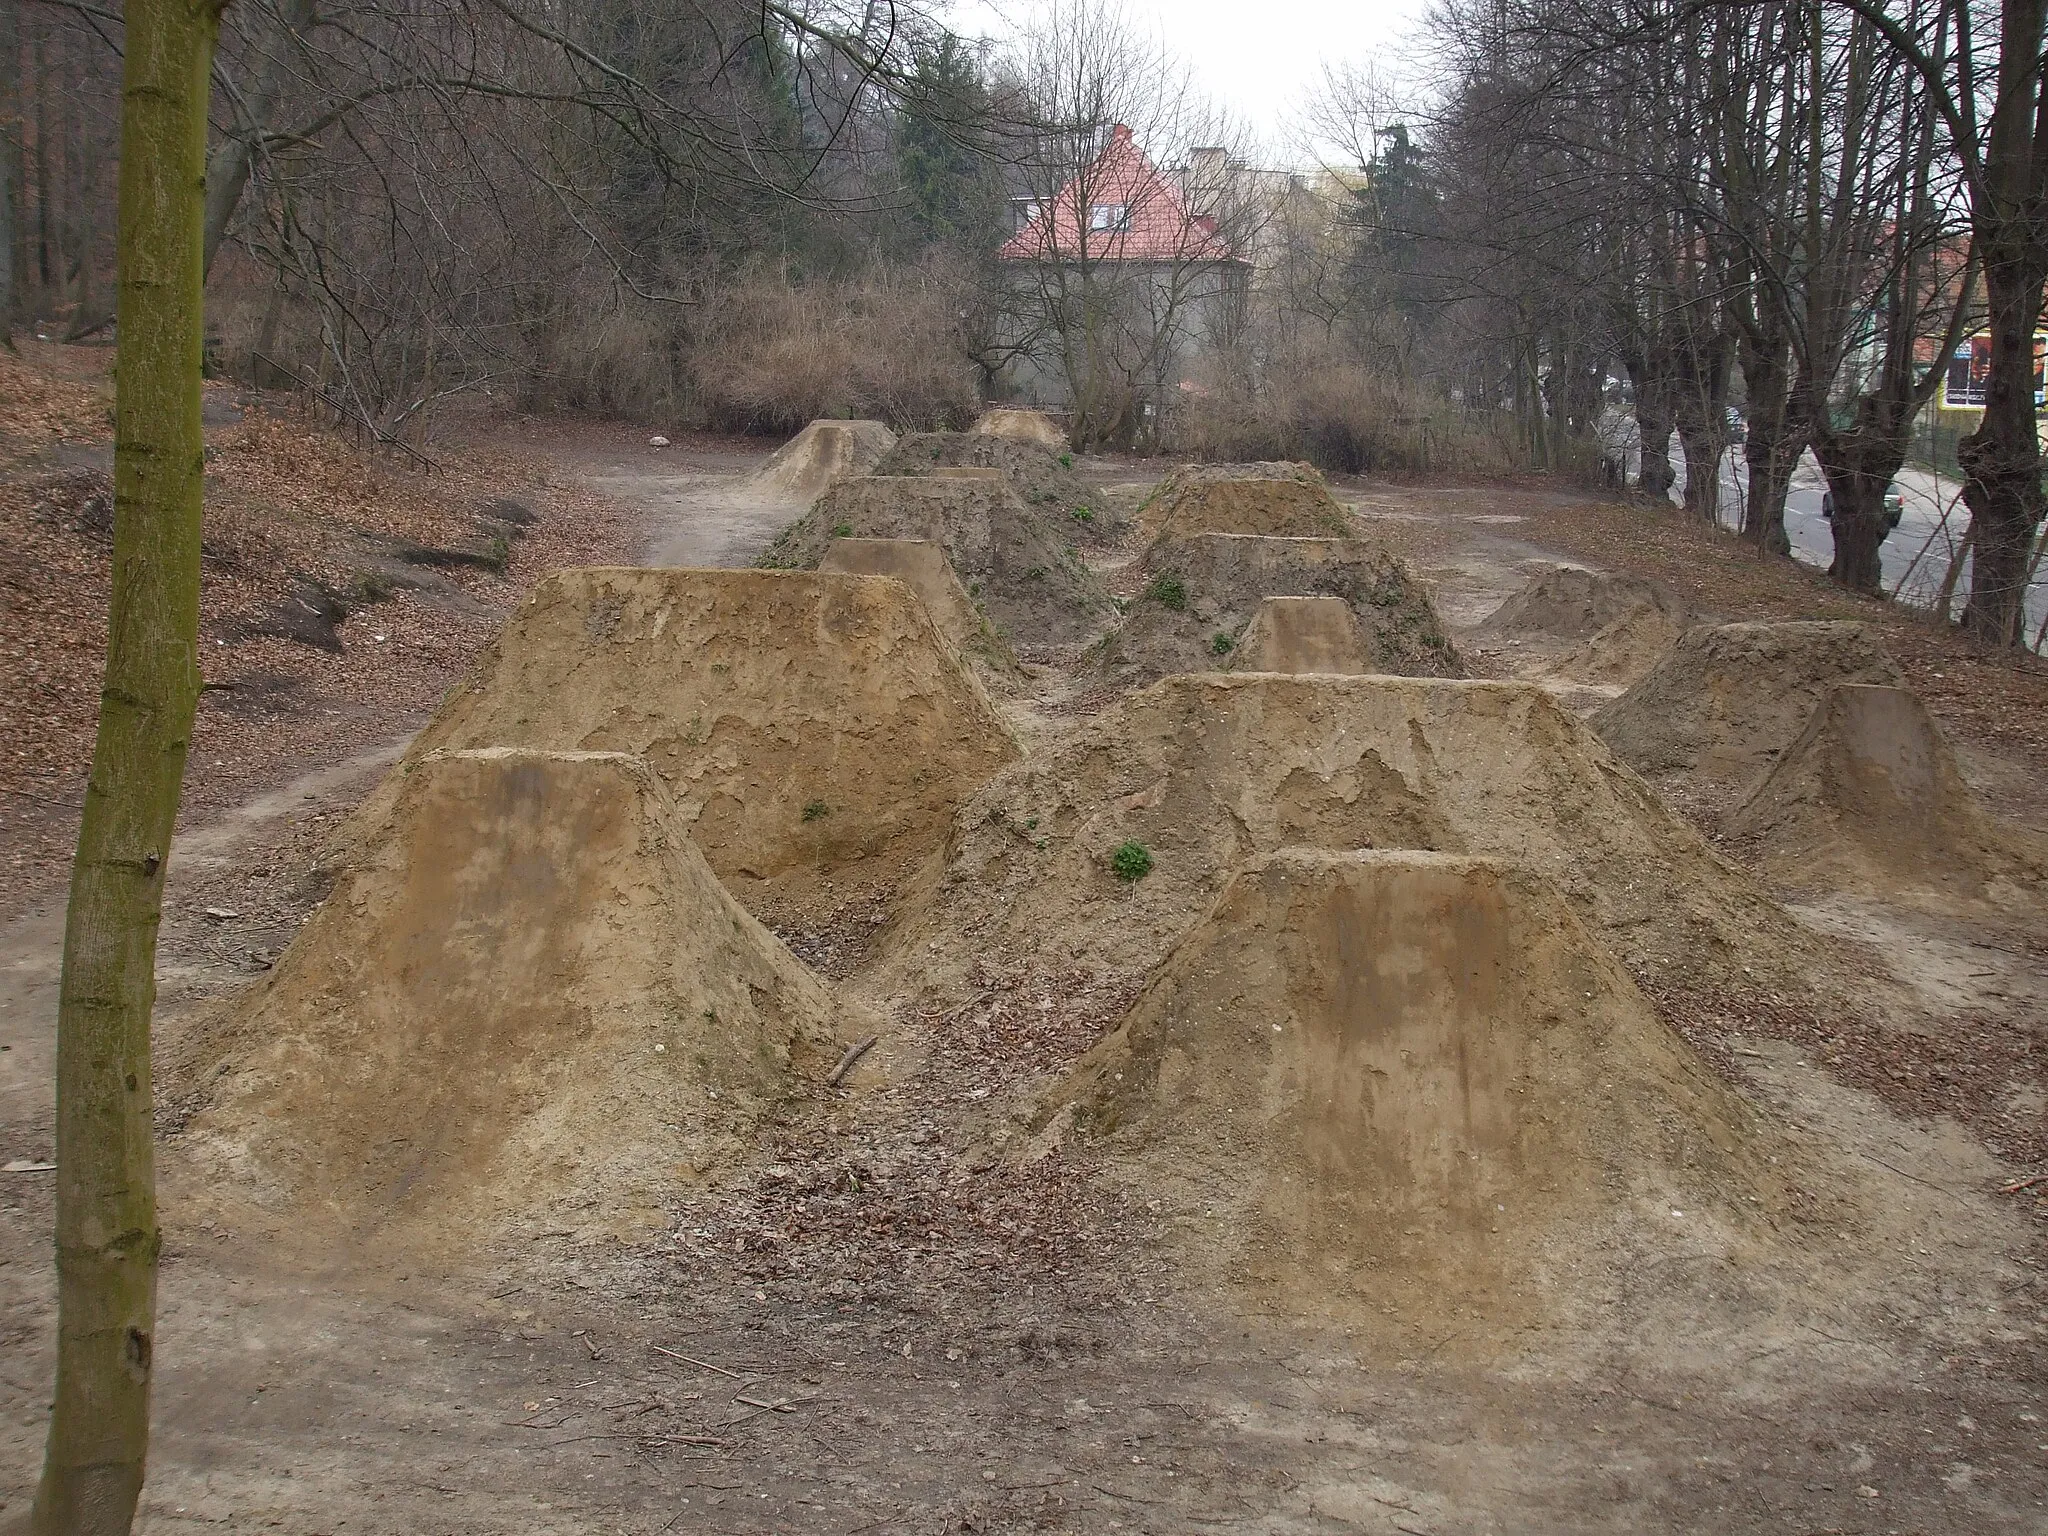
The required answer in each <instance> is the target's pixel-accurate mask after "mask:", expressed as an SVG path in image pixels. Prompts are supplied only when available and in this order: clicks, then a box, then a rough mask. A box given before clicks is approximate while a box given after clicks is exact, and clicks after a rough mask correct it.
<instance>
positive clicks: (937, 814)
mask: <svg viewBox="0 0 2048 1536" xmlns="http://www.w3.org/2000/svg"><path fill="white" fill-rule="evenodd" d="M495 746H518V747H536V748H542V749H547V750H556V751H566V750H603V751H623V752H631V753H633V754H635V755H638V756H643V757H645V758H646V759H647V760H648V762H649V763H650V764H651V765H652V766H653V768H654V770H655V771H656V772H657V773H659V774H660V775H661V777H662V779H663V780H664V781H665V782H666V783H667V784H668V786H669V789H670V792H671V793H672V794H673V795H674V797H675V798H676V801H677V803H678V805H679V806H680V807H681V812H682V816H683V825H684V826H685V828H686V829H687V830H688V832H689V834H690V835H691V837H693V838H694V839H695V840H696V842H697V846H698V847H699V848H701V849H702V850H703V852H704V856H705V858H706V859H708V860H709V861H710V864H711V867H712V868H713V869H714V870H716V871H717V872H718V875H719V878H720V879H722V880H724V881H725V882H726V883H727V884H728V885H729V886H731V887H732V888H733V891H734V893H735V894H736V895H738V896H739V898H740V899H741V900H742V901H744V902H746V903H747V904H748V906H749V908H750V909H751V910H753V911H755V912H756V913H757V914H768V915H769V917H770V920H773V921H781V920H783V918H784V917H785V916H788V915H791V914H794V915H796V916H798V917H800V918H812V917H816V916H819V915H822V914H824V913H827V912H829V911H831V910H832V909H833V908H834V906H835V905H837V904H839V903H841V902H843V901H846V900H851V899H855V898H856V897H857V896H860V895H861V894H863V893H869V894H871V893H873V892H875V891H878V890H884V889H887V888H891V887H893V885H894V883H895V881H896V879H897V877H898V876H899V875H900V874H901V873H902V871H903V870H904V869H905V868H906V867H908V866H910V865H913V864H914V863H916V862H917V861H919V860H921V859H922V858H923V857H924V856H925V855H926V854H927V853H929V852H930V851H931V850H932V848H934V847H935V846H936V845H937V844H938V843H939V842H940V841H941V840H942V839H943V838H944V836H945V829H946V826H947V824H948V823H949V821H950V820H951V817H952V814H953V811H954V810H955V809H956V808H957V807H958V806H959V805H960V804H961V802H962V801H964V800H965V799H966V798H967V796H969V795H970V794H972V793H973V792H974V790H975V788H976V787H977V786H979V785H980V784H981V783H982V782H983V781H984V780H985V779H987V778H988V776H989V775H990V774H992V773H993V772H995V770H996V769H997V768H999V767H1001V766H1002V765H1003V764H1004V763H1006V762H1008V761H1009V760H1010V759H1011V758H1013V757H1015V756H1016V755H1017V747H1016V744H1015V743H1014V742H1013V741H1012V740H1011V739H1010V736H1009V733H1008V732H1007V731H1006V730H1005V729H1004V727H1003V725H1002V723H1001V721H1000V720H999V719H998V718H997V716H996V713H995V706H994V705H993V704H991V703H990V702H989V697H988V694H987V693H986V692H985V691H984V690H983V689H982V687H981V685H980V684H979V683H978V682H976V681H975V679H974V676H973V674H972V673H971V672H969V671H968V670H967V668H966V666H965V664H964V663H963V661H962V660H961V658H960V655H959V653H958V652H957V651H955V650H954V648H953V647H952V646H951V645H949V644H948V643H947V642H946V640H945V639H944V638H943V637H942V636H941V635H940V633H939V631H938V629H937V628H936V627H935V626H934V624H933V623H932V620H931V617H930V615H929V614H928V613H927V612H926V611H925V607H924V604H923V603H921V602H919V601H918V599H917V595H916V593H914V592H913V591H912V590H911V589H910V588H909V587H908V586H906V585H904V584H903V583H902V582H900V581H894V580H888V579H884V578H881V577H873V576H822V575H816V574H797V573H788V572H771V571H692V570H632V569H625V568H599V569H591V570H575V571H558V572H556V573H555V574H554V575H552V576H550V577H548V578H547V579H545V580H544V581H542V582H541V583H540V584H539V585H538V586H536V587H535V588H534V590H533V592H532V594H531V595H530V596H529V597H528V598H527V600H526V601H525V603H523V604H522V605H521V606H520V607H519V609H518V611H517V612H515V613H514V614H513V616H512V618H511V619H510V620H509V621H508V622H507V624H506V626H505V630H504V633H503V634H502V635H500V636H499V638H498V640H497V642H496V643H495V644H494V645H493V646H492V647H491V649H490V650H488V651H487V652H485V653H484V656H483V658H482V659H481V660H480V661H479V663H478V666H477V670H476V671H475V672H474V673H473V674H472V675H471V677H470V678H469V680H468V681H467V682H466V683H465V684H464V685H463V686H462V687H461V688H460V689H458V690H457V691H456V692H455V694H454V695H453V696H452V697H451V698H450V699H449V700H448V702H447V703H446V704H444V705H443V706H442V707H441V711H440V713H439V714H438V715H436V716H435V717H434V719H433V721H432V722H431V723H429V724H428V726H427V728H426V729H425V730H424V731H422V732H421V733H420V735H419V736H418V737H417V738H416V739H415V741H414V742H413V745H412V747H411V748H410V749H409V750H408V752H407V753H406V756H405V759H404V760H403V761H402V762H401V763H400V765H399V767H398V769H397V770H396V771H395V772H393V773H392V774H391V775H390V776H389V778H388V779H387V780H386V781H385V783H384V784H383V785H380V786H379V788H378V789H377V790H376V791H374V792H373V793H372V795H371V797H370V799H369V801H368V802H367V803H366V806H365V810H364V813H363V815H364V816H366V817H368V818H370V819H369V821H368V822H367V825H371V826H374V825H375V824H376V818H378V817H380V816H381V815H383V814H384V813H385V811H386V810H387V809H388V806H389V804H390V801H391V800H392V798H393V797H395V795H396V794H397V793H398V792H399V790H400V788H401V787H402V786H403V783H404V781H405V777H406V775H407V773H408V772H409V771H410V765H411V764H413V763H416V762H418V761H419V760H420V759H421V758H422V757H424V756H426V755H427V754H428V753H431V752H435V751H441V750H450V749H456V748H473V747H495ZM362 824H365V823H363V822H362V820H361V818H359V819H358V825H359V826H360V825H362ZM351 835H352V836H353V835H359V833H352V834H351Z"/></svg>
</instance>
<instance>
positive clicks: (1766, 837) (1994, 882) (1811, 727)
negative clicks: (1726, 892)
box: [1728, 683, 2042, 906]
mask: <svg viewBox="0 0 2048 1536" xmlns="http://www.w3.org/2000/svg"><path fill="white" fill-rule="evenodd" d="M1728 831H1729V834H1730V836H1732V837H1734V838H1737V839H1739V840H1741V841H1743V842H1745V843H1750V844H1752V845H1754V846H1755V847H1756V849H1757V851H1758V855H1759V862H1760V863H1761V865H1762V867H1763V868H1764V869H1765V870H1766V871H1768V872H1769V873H1770V874H1771V875H1772V876H1773V877H1774V878H1776V879H1778V880H1780V881H1782V882H1784V883H1785V884H1788V885H1792V886H1796V887H1803V888H1833V889H1843V888H1847V889H1850V890H1856V891H1861V892H1864V893H1867V894H1880V895H1900V894H1906V895H1911V894H1916V893H1917V894H1922V895H1927V896H1934V897H1937V898H1943V899H1946V900H1949V901H1961V902H1980V901H1987V900H1988V901H1992V902H1994V903H1996V904H1998V905H2001V906H2010V905H2012V904H2014V903H2015V902H2029V901H2037V900H2038V899H2039V897H2040V881H2041V876H2042V866H2041V864H2040V863H2039V852H2040V850H2039V849H2038V848H2037V847H2036V846H2035V843H2036V839H2035V838H2034V837H2033V836H2032V835H2031V834H2029V833H2027V832H2026V831H2025V830H2024V829H2022V828H2019V827H2009V826H2001V825H1999V824H1998V823H1997V822H1995V821H1994V820H1993V818H1992V816H1991V814H1990V813H1989V812H1988V811H1987V810H1986V809H1985V807H1984V805H1983V803H1982V801H1980V800H1979V799H1978V797H1977V794H1976V791H1974V790H1973V789H1971V788H1970V786H1969V784H1968V783H1967V782H1966V781H1965V780H1964V778H1963V775H1962V770H1961V769H1960V768H1958V767H1957V766H1956V758H1955V753H1954V752H1953V751H1952V750H1951V749H1950V747H1949V744H1948V741H1947V739H1946V738H1945V737H1944V736H1943V735H1942V733H1941V728H1940V727H1939V726H1937V725H1936V724H1935V723H1934V720H1933V718H1932V717H1931V716H1930V715H1929V714H1928V713H1927V706H1926V705H1925V704H1923V703H1921V701H1920V697H1919V695H1918V694H1916V693H1914V692H1912V691H1911V690H1910V689H1906V688H1885V687H1876V686H1872V685H1870V684H1865V683H1848V684H1844V685H1842V686H1840V687H1836V688H1831V689H1829V690H1828V692H1827V694H1826V695H1825V696H1824V697H1823V698H1822V699H1821V703H1820V707H1819V708H1818V709H1816V710H1815V711H1814V712H1813V718H1812V719H1811V720H1809V721H1808V722H1807V725H1806V729H1805V731H1803V732H1802V733H1801V734H1800V737H1799V739H1798V740H1797V741H1795V742H1794V743H1793V744H1792V746H1791V748H1790V749H1789V750H1787V752H1786V753H1785V755H1784V757H1782V758H1781V759H1780V760H1779V761H1778V763H1777V765H1776V766H1775V767H1774V768H1772V770H1771V771H1770V773H1769V774H1768V775H1766V776H1765V778H1764V781H1763V782H1762V783H1761V784H1759V785H1758V786H1757V787H1756V789H1755V791H1754V792H1753V793H1752V794H1751V795H1750V796H1749V798H1748V799H1747V800H1745V801H1744V802H1743V803H1742V805H1741V806H1740V807H1739V808H1738V809H1737V810H1736V811H1735V813H1734V814H1733V815H1732V816H1731V817H1730V818H1729V821H1728ZM2030 855H2031V857H2030Z"/></svg>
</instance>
